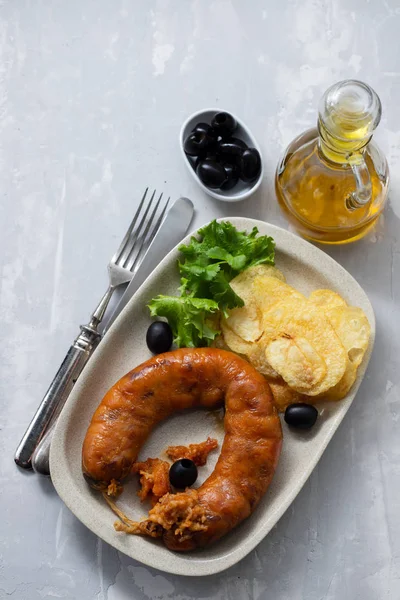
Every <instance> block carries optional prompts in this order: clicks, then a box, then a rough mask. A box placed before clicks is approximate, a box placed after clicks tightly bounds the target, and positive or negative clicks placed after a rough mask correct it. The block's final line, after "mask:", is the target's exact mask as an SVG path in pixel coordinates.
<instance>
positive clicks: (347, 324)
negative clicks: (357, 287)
mask: <svg viewBox="0 0 400 600" xmlns="http://www.w3.org/2000/svg"><path fill="white" fill-rule="evenodd" d="M326 316H327V318H328V320H329V321H330V323H331V325H332V327H333V328H334V329H335V331H336V333H337V335H338V336H339V339H340V341H341V342H342V344H343V346H344V348H345V350H346V352H347V356H348V359H347V366H346V371H345V372H344V375H343V377H342V379H341V380H340V381H339V382H338V383H337V384H336V385H335V386H333V387H332V388H331V389H330V390H328V391H327V392H326V393H325V394H323V397H324V398H325V399H327V400H341V399H342V398H344V397H345V396H346V395H347V393H348V392H349V391H350V389H351V387H352V386H353V384H354V382H355V380H356V378H357V367H359V365H360V364H361V361H362V359H363V357H364V354H365V352H366V349H367V348H368V342H369V337H370V335H371V328H370V325H369V323H368V319H367V317H366V316H365V314H364V312H363V311H362V310H361V308H357V307H355V306H347V305H345V306H336V307H333V308H330V309H329V310H328V311H327V313H326Z"/></svg>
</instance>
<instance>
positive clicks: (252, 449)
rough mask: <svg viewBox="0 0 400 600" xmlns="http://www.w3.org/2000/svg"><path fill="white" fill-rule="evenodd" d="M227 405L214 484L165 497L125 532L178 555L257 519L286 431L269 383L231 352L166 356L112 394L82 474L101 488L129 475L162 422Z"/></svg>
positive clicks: (91, 431) (91, 437) (90, 438)
mask: <svg viewBox="0 0 400 600" xmlns="http://www.w3.org/2000/svg"><path fill="white" fill-rule="evenodd" d="M224 402H225V419H224V427H225V439H224V442H223V445H222V448H221V454H220V456H219V459H218V462H217V464H216V466H215V469H214V471H213V473H212V474H211V475H210V477H209V478H208V479H207V480H206V481H205V482H204V483H203V484H202V485H201V486H200V487H199V488H198V489H196V490H186V492H181V493H177V494H166V495H165V496H163V498H161V500H160V501H159V502H158V503H157V505H156V506H155V507H154V508H153V509H152V510H151V511H150V513H149V518H148V519H147V520H146V521H142V522H141V523H137V524H131V527H126V526H125V527H123V526H121V527H120V529H124V530H126V531H128V532H129V533H141V534H147V535H151V536H153V537H158V536H160V537H161V536H162V537H163V540H164V543H165V544H166V545H167V547H168V548H170V549H171V550H189V549H192V548H196V547H203V546H205V545H207V544H209V543H211V542H214V541H215V540H217V539H219V538H220V537H221V536H223V535H224V534H226V533H227V532H228V531H230V530H231V529H233V528H234V527H235V526H236V525H238V523H240V522H241V521H242V520H243V519H245V518H246V517H248V516H249V515H250V514H251V513H252V511H253V510H254V508H255V506H256V505H257V503H258V502H259V500H260V498H261V497H262V495H263V494H264V492H265V491H266V489H267V488H268V485H269V484H270V482H271V479H272V477H273V474H274V472H275V469H276V465H277V462H278V458H279V454H280V450H281V444H282V430H281V425H280V420H279V417H278V414H277V412H276V409H275V407H274V404H273V398H272V394H271V391H270V388H269V385H268V383H267V382H266V380H265V379H264V377H263V376H262V375H261V374H260V373H258V372H257V371H256V370H255V369H254V367H252V366H251V365H250V364H249V363H247V362H246V361H245V360H244V359H242V358H240V357H239V356H236V355H235V354H233V353H231V352H227V351H225V350H218V349H215V348H197V349H186V348H183V349H180V350H175V351H172V352H166V353H165V354H160V355H158V356H156V357H154V358H151V359H150V360H148V361H147V362H145V363H143V364H142V365H139V366H138V367H136V369H133V371H131V372H130V373H128V374H127V375H125V376H124V377H122V379H120V380H119V381H118V382H117V383H116V384H115V385H114V386H113V387H112V388H111V389H110V390H109V391H108V392H107V394H106V395H105V396H104V398H103V400H102V401H101V403H100V405H99V407H98V408H97V410H96V412H95V413H94V415H93V418H92V421H91V423H90V425H89V428H88V431H87V433H86V437H85V441H84V443H83V455H82V467H83V473H84V475H85V477H86V479H87V480H88V481H89V483H90V484H91V485H92V486H93V487H95V488H96V489H105V488H106V487H107V486H108V485H109V483H110V482H111V480H113V479H114V480H117V481H118V482H120V481H122V480H123V479H124V478H125V477H126V476H127V475H128V474H129V472H130V470H131V467H132V464H133V463H134V462H135V460H136V458H137V456H138V454H139V451H140V449H141V447H142V445H143V444H144V442H145V441H146V439H147V437H148V436H149V434H150V433H151V431H152V429H153V428H154V426H155V425H156V424H157V423H159V422H160V421H162V420H163V419H165V418H167V417H168V416H170V415H171V414H173V413H175V412H176V411H180V410H183V409H186V408H195V407H204V408H208V409H215V408H218V407H220V406H221V405H222V404H223V403H224ZM135 525H136V527H135Z"/></svg>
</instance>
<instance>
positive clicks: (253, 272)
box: [225, 265, 285, 342]
mask: <svg viewBox="0 0 400 600" xmlns="http://www.w3.org/2000/svg"><path fill="white" fill-rule="evenodd" d="M259 275H263V276H264V275H268V277H273V278H276V279H279V280H281V281H284V279H285V278H284V275H283V273H281V272H280V271H279V270H278V269H276V268H275V267H272V266H270V265H257V266H255V267H250V268H249V269H246V270H245V271H243V272H242V273H240V275H238V276H237V277H235V278H234V279H232V281H231V282H230V285H231V287H232V289H233V290H234V292H236V294H237V295H238V296H240V298H242V300H243V301H244V303H245V305H244V306H243V307H241V308H234V309H232V310H230V311H229V316H228V317H227V318H226V319H225V322H226V324H227V325H228V327H230V329H231V330H232V331H233V332H235V333H236V334H237V335H239V336H240V337H241V338H242V339H243V340H245V341H246V342H254V341H256V340H257V339H259V338H260V337H261V335H262V329H261V313H260V311H259V309H258V306H257V303H256V301H255V297H254V294H253V290H252V285H253V281H254V278H255V277H256V276H259Z"/></svg>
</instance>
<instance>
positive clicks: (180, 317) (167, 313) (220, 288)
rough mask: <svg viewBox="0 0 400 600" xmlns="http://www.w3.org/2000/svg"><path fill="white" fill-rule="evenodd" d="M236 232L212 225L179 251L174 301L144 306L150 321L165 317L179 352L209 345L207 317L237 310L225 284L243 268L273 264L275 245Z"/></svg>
mask: <svg viewBox="0 0 400 600" xmlns="http://www.w3.org/2000/svg"><path fill="white" fill-rule="evenodd" d="M257 236H258V229H257V228H256V227H254V228H253V230H252V231H251V232H250V233H246V232H245V231H238V230H237V229H236V227H234V225H232V224H231V223H229V222H222V223H217V221H212V222H211V223H209V225H206V226H205V227H203V228H202V229H200V230H199V231H198V237H192V238H191V240H190V243H189V244H188V245H181V246H180V247H179V250H180V252H181V254H182V260H181V262H180V263H179V272H180V276H181V285H180V288H179V293H180V296H177V297H175V296H157V298H154V299H153V300H152V301H151V302H150V304H149V308H150V312H151V315H152V316H153V317H155V316H159V317H165V318H166V319H167V320H168V323H169V324H170V326H171V328H172V332H173V335H174V341H175V343H176V344H177V346H179V347H197V346H205V345H209V344H210V343H211V341H212V340H213V339H214V338H215V336H216V335H217V334H218V333H219V331H218V330H217V327H216V325H215V323H216V320H215V318H214V319H213V318H212V315H213V314H214V315H215V313H216V312H217V311H218V310H220V311H221V312H222V313H223V314H224V315H227V314H228V309H230V308H235V307H237V306H243V300H242V299H241V298H240V297H239V296H238V295H237V294H236V293H235V292H234V291H233V289H232V287H231V286H230V284H229V282H230V281H231V280H232V279H233V278H234V277H236V275H238V274H239V273H241V272H242V271H244V270H245V269H247V268H249V267H252V266H255V265H259V264H261V263H267V264H270V265H273V264H274V256H275V242H274V240H273V239H272V238H271V237H269V236H266V235H262V236H259V237H257Z"/></svg>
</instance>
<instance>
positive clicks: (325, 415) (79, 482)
mask: <svg viewBox="0 0 400 600" xmlns="http://www.w3.org/2000/svg"><path fill="white" fill-rule="evenodd" d="M229 220H230V221H231V222H232V223H233V224H234V225H235V226H236V227H237V228H238V229H244V230H251V229H252V227H254V226H255V225H256V226H257V227H258V229H259V231H260V233H261V234H267V235H271V236H272V237H273V238H274V239H275V242H276V265H277V267H278V268H279V269H281V270H282V271H283V272H284V274H285V276H286V278H287V281H288V283H290V284H291V285H294V286H295V287H296V288H298V289H299V290H300V291H301V292H303V293H305V294H309V293H310V292H311V291H312V290H314V289H316V288H331V289H332V290H334V291H336V292H338V293H339V294H341V295H342V296H343V298H344V299H345V300H346V301H347V302H348V303H349V304H351V305H355V306H360V307H361V308H362V309H363V310H364V311H365V313H366V315H367V317H368V319H369V322H370V324H371V330H372V335H371V340H370V344H369V348H368V351H367V353H366V355H365V358H364V361H363V364H362V365H361V367H360V369H359V372H358V378H357V381H356V383H355V385H354V386H353V388H352V390H351V392H350V393H349V394H348V396H347V397H346V398H345V399H344V400H342V401H340V402H338V403H331V404H326V405H325V406H324V407H323V409H322V411H321V416H320V418H319V420H318V423H317V425H316V426H315V427H314V428H313V430H311V431H309V432H300V433H299V432H297V433H296V432H292V431H290V430H289V429H288V428H287V426H286V425H285V423H284V422H283V419H282V425H283V433H284V441H283V450H282V454H281V458H280V461H279V464H278V468H277V471H276V474H275V477H274V480H273V482H272V484H271V486H270V488H269V489H268V491H267V493H266V494H265V496H264V497H263V498H262V500H261V502H260V504H259V505H258V507H257V508H256V510H255V511H254V513H253V514H252V515H251V517H250V518H248V519H247V520H246V521H244V522H243V523H242V524H241V525H240V526H239V527H238V528H237V529H235V530H234V532H231V533H230V534H229V535H227V536H226V537H224V538H222V539H221V540H220V541H219V542H217V543H216V544H214V545H213V546H211V547H209V548H206V549H204V550H201V551H194V552H189V553H184V554H176V553H173V552H170V551H169V550H167V549H166V548H165V547H164V546H163V544H162V543H161V542H160V541H154V540H152V539H149V538H143V537H139V536H131V535H126V534H124V533H117V532H116V531H114V528H113V523H114V521H115V515H114V514H113V513H112V512H111V510H110V509H109V508H108V506H107V505H106V503H105V502H104V500H103V498H102V496H101V495H100V494H99V493H96V492H94V491H92V490H91V489H90V488H89V487H88V485H87V483H86V482H85V480H84V478H83V476H82V472H81V449H82V442H83V439H84V436H85V433H86V429H87V427H88V425H89V422H90V419H91V417H92V414H93V412H94V410H95V408H96V407H97V405H98V403H99V402H100V400H101V399H102V397H103V395H104V394H105V392H106V391H107V390H108V388H109V387H111V386H112V385H113V384H114V383H115V382H116V381H117V379H119V378H120V377H121V376H122V375H124V374H125V373H127V372H128V371H129V370H131V369H132V368H133V367H136V366H137V365H138V364H140V363H141V362H143V361H145V360H146V359H148V358H149V357H150V354H149V351H148V349H147V347H146V343H145V336H146V330H147V327H148V326H149V323H150V318H149V312H148V309H147V308H146V304H147V303H148V302H149V300H151V298H153V297H154V296H156V295H157V294H160V293H162V294H176V293H177V287H178V284H179V280H178V270H177V267H176V262H177V258H178V250H177V249H176V248H175V249H174V250H172V251H171V252H170V253H169V254H168V255H167V256H166V257H165V258H164V260H163V261H162V262H161V263H160V265H159V266H158V267H157V268H156V269H155V270H154V271H153V273H152V274H151V275H150V276H149V277H148V279H147V280H146V282H145V283H144V284H143V285H142V286H141V288H140V289H139V290H138V291H137V292H136V294H135V295H134V297H133V298H132V299H131V301H130V302H129V304H128V305H127V306H126V307H125V309H124V310H123V312H122V313H121V314H120V316H119V317H118V319H117V320H116V321H115V323H114V324H113V325H112V327H111V329H110V331H109V332H108V333H107V335H106V337H105V338H104V340H103V341H102V342H101V344H100V346H99V347H98V348H97V350H96V352H95V354H94V355H93V357H92V358H91V360H90V362H89V364H88V365H87V367H86V368H85V370H84V372H83V373H82V375H81V377H80V378H79V381H78V382H77V384H76V386H75V388H74V390H73V392H72V394H71V396H70V398H69V400H68V402H67V404H66V406H65V408H64V410H63V412H62V414H61V416H60V418H59V421H58V423H57V427H56V430H55V434H54V438H53V443H52V446H51V454H50V467H51V477H52V480H53V483H54V486H55V488H56V490H57V492H58V494H59V495H60V497H61V498H62V500H63V501H64V502H65V504H66V505H67V506H68V508H69V509H70V510H71V511H72V512H73V513H74V514H75V515H76V516H77V517H78V519H80V520H81V521H82V523H84V524H85V525H86V526H87V527H88V528H89V529H91V530H92V531H93V532H94V533H95V534H97V535H98V536H99V537H101V538H102V539H103V540H105V541H106V542H108V543H109V544H111V545H112V546H114V547H115V548H117V549H118V550H121V552H124V553H125V554H127V555H128V556H131V557H132V558H134V559H136V560H138V561H141V562H142V563H144V564H146V565H149V566H151V567H155V568H157V569H161V570H162V571H166V572H169V573H176V574H181V575H210V574H212V573H217V572H219V571H222V570H224V569H226V568H228V567H230V566H232V565H233V564H235V563H236V562H237V561H239V560H240V559H241V558H243V557H244V556H245V555H246V554H248V553H249V552H250V551H251V550H252V549H253V548H254V547H255V546H256V545H257V544H258V543H259V542H260V541H261V540H262V539H263V537H264V536H266V535H267V533H268V532H269V531H270V529H271V528H272V527H273V526H274V525H275V523H276V522H277V521H278V519H279V518H280V517H281V515H282V514H283V513H284V512H285V510H286V509H287V508H288V506H289V505H290V504H291V502H292V501H293V499H294V498H295V497H296V495H297V494H298V493H299V491H300V489H301V488H302V486H303V485H304V483H305V481H306V480H307V478H308V477H309V475H310V473H311V472H312V470H313V468H314V467H315V465H316V464H317V462H318V460H319V459H320V457H321V455H322V453H323V451H324V450H325V448H326V446H327V444H328V442H329V440H330V439H331V438H332V436H333V434H334V433H335V431H336V429H337V428H338V426H339V424H340V422H341V421H342V419H343V418H344V416H345V414H346V412H347V411H348V409H349V407H350V405H351V403H352V401H353V399H354V397H355V395H356V392H357V389H358V387H359V385H360V382H361V380H362V378H363V377H364V374H365V370H366V368H367V364H368V361H369V358H370V355H371V351H372V346H373V342H374V334H375V320H374V313H373V310H372V307H371V304H370V302H369V300H368V298H367V296H366V294H365V292H364V291H363V290H362V288H361V287H360V286H359V285H358V283H357V282H356V281H355V280H354V279H353V277H352V276H351V275H350V274H349V273H348V272H347V271H345V270H344V269H343V268H342V267H341V266H340V265H338V264H337V263H336V262H335V261H334V260H333V259H332V258H330V257H329V256H328V255H327V254H325V253H324V252H322V251H321V250H319V249H318V248H316V247H314V246H312V245H311V244H309V243H308V242H306V241H304V240H302V239H300V238H299V237H297V236H295V235H293V234H292V233H289V232H288V231H285V230H283V229H280V228H279V227H275V226H273V225H270V224H268V223H263V222H261V221H254V220H252V219H243V218H231V219H229ZM189 237H190V236H188V237H187V238H186V240H184V241H186V242H187V241H188V240H189ZM209 435H210V436H213V437H217V438H218V439H219V441H222V439H223V435H224V433H223V424H222V416H221V414H220V413H216V412H213V413H210V412H206V411H201V410H199V411H195V412H186V413H181V414H179V415H176V416H175V417H172V418H171V419H169V420H168V421H166V422H165V423H163V424H161V425H160V426H159V427H158V428H157V429H155V430H154V432H153V433H152V435H151V436H150V439H149V441H148V442H147V443H146V445H145V447H144V448H143V449H142V452H141V455H140V458H141V459H146V458H147V457H149V456H151V457H156V456H162V455H163V451H164V450H165V448H166V446H168V445H169V444H185V445H186V444H188V443H193V442H200V441H203V440H205V439H206V438H207V436H209ZM217 456H218V452H214V453H213V454H211V455H210V458H209V461H208V464H207V466H206V467H202V468H201V469H199V471H200V477H199V480H198V483H199V484H200V483H202V482H203V481H204V480H205V479H206V477H208V475H209V474H210V472H211V471H212V469H213V468H214V465H215V462H216V459H217ZM342 468H343V469H345V468H346V465H342ZM136 485H137V484H136V483H135V482H133V481H132V482H130V483H129V484H128V485H127V486H126V487H125V490H124V493H123V494H122V496H121V497H120V498H119V500H118V504H119V506H120V508H121V509H122V510H123V511H124V512H126V513H127V514H128V515H129V516H131V517H132V518H134V519H140V518H142V517H143V516H145V514H146V513H147V510H148V508H149V507H148V506H143V505H141V504H140V501H139V499H138V497H137V496H136V493H135V491H136Z"/></svg>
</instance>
